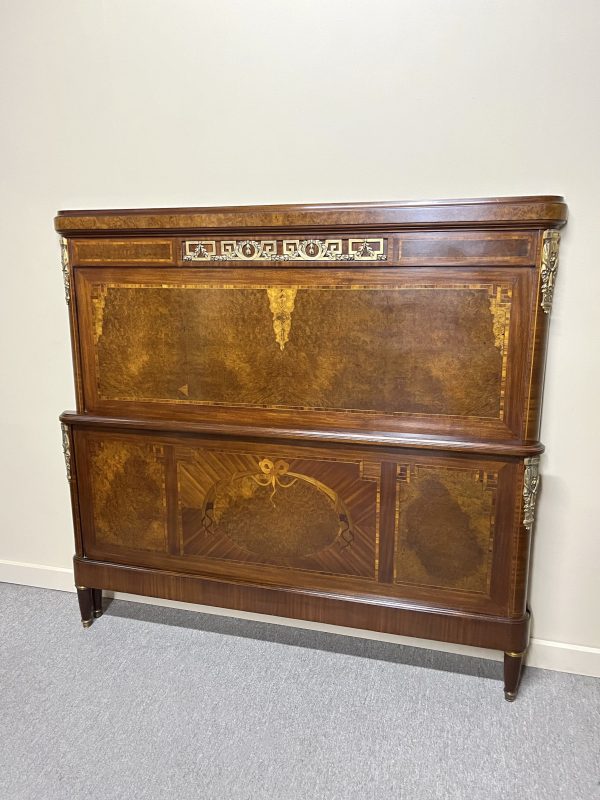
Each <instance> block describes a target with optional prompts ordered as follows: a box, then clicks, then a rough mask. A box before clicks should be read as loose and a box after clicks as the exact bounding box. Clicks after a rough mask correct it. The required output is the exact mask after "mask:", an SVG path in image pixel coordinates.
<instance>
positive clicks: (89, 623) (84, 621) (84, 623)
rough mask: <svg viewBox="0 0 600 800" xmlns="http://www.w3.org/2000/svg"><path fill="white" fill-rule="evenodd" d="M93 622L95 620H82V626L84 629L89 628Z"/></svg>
mask: <svg viewBox="0 0 600 800" xmlns="http://www.w3.org/2000/svg"><path fill="white" fill-rule="evenodd" d="M93 621H94V620H93V619H82V620H81V624H82V625H83V627H84V628H89V627H90V625H91V624H92V622H93Z"/></svg>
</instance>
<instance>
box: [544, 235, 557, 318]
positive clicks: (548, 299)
mask: <svg viewBox="0 0 600 800" xmlns="http://www.w3.org/2000/svg"><path fill="white" fill-rule="evenodd" d="M559 244H560V233H559V231H555V230H549V231H544V236H543V240H542V266H541V271H540V283H541V287H542V302H541V305H542V308H543V309H544V311H545V312H546V314H549V313H550V311H551V309H552V298H553V296H554V283H555V281H556V272H557V270H558V246H559Z"/></svg>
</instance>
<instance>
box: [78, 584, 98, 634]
mask: <svg viewBox="0 0 600 800" xmlns="http://www.w3.org/2000/svg"><path fill="white" fill-rule="evenodd" d="M75 588H76V589H77V599H78V600H79V610H80V611H81V624H82V625H83V627H84V628H89V627H90V625H91V624H92V622H93V621H94V602H93V599H92V589H87V588H86V587H85V586H76V587H75Z"/></svg>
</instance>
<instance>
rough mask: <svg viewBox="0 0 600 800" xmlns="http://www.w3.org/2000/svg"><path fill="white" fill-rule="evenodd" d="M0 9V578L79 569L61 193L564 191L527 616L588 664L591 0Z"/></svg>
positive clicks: (592, 555)
mask: <svg viewBox="0 0 600 800" xmlns="http://www.w3.org/2000/svg"><path fill="white" fill-rule="evenodd" d="M0 15H1V18H0V59H1V61H2V65H1V66H2V70H1V73H0V74H1V75H2V87H1V92H2V116H3V121H2V125H1V126H0V148H1V149H0V153H1V158H2V169H1V171H0V180H1V184H2V193H1V197H0V201H1V203H2V207H1V209H0V219H1V221H2V229H3V231H2V232H3V235H2V239H1V253H2V291H1V295H0V297H1V301H0V302H1V304H2V309H1V316H0V326H1V328H0V337H1V339H0V346H1V347H2V361H1V364H2V394H1V403H2V414H1V417H0V425H1V426H2V431H1V441H2V460H3V464H2V475H1V477H2V483H1V485H2V495H3V497H2V503H1V504H0V510H1V514H2V518H1V525H0V579H5V580H11V579H12V580H22V581H23V582H31V583H36V582H37V583H39V584H40V585H55V586H59V585H67V584H70V583H71V580H70V576H69V575H68V573H67V572H65V571H64V570H67V569H68V568H69V564H70V558H71V554H72V541H71V539H72V534H71V522H70V511H69V501H68V494H67V484H66V481H65V478H64V466H63V462H62V454H61V449H60V437H59V428H58V422H57V415H58V413H59V412H60V411H62V410H63V409H65V408H73V403H74V400H73V389H72V378H71V366H70V355H69V345H68V328H67V312H66V308H65V304H64V298H63V290H62V285H61V275H60V268H59V254H58V241H57V238H56V236H55V234H54V233H53V229H52V217H53V214H54V213H55V211H56V210H57V209H58V208H78V207H81V208H86V207H91V208H102V207H111V206H113V207H114V206H168V205H209V204H241V203H261V202H265V203H274V202H303V201H340V200H383V199H386V200H388V199H417V198H435V197H469V196H489V195H516V194H543V193H558V194H564V195H565V196H566V198H567V201H568V202H569V205H570V209H571V218H570V222H569V225H568V227H567V229H566V231H565V234H564V237H563V246H562V254H561V262H562V263H561V268H560V272H559V279H558V286H557V290H556V299H555V304H554V310H553V314H552V324H551V330H550V350H549V353H550V355H549V361H548V370H547V382H546V402H545V409H544V422H543V433H542V435H543V440H544V442H545V444H546V446H547V449H548V453H547V455H546V456H544V458H543V475H544V478H543V480H544V488H543V492H542V496H541V500H540V504H539V515H538V523H537V530H536V534H535V566H534V571H533V582H532V606H533V609H534V615H535V616H534V628H533V631H534V636H535V637H536V642H537V645H536V646H537V647H538V650H537V651H536V652H538V656H536V657H537V658H538V663H547V664H548V665H550V666H558V667H561V666H562V667H564V668H566V669H581V670H582V671H594V670H596V671H597V670H598V663H599V661H598V656H599V654H600V650H599V649H598V648H600V630H599V625H598V601H599V592H600V587H599V581H598V564H599V552H598V550H599V544H598V542H599V521H598V520H599V501H598V498H599V496H600V488H599V486H598V480H597V479H598V469H597V460H598V459H597V450H598V445H599V437H598V419H599V416H598V411H597V400H596V398H597V396H598V391H599V389H600V378H599V371H598V366H599V357H598V347H599V345H600V341H599V339H600V337H599V332H600V328H599V325H598V317H599V315H600V310H599V307H598V303H599V298H600V286H599V279H598V276H599V275H600V266H599V265H598V264H597V263H595V262H596V259H594V255H593V254H594V251H595V250H597V241H598V220H599V211H600V207H599V206H600V204H599V202H598V197H599V180H598V179H599V177H600V175H599V163H600V152H599V146H598V141H599V130H598V128H599V125H598V123H599V121H600V114H599V111H600V108H599V105H600V104H599V96H600V95H599V89H600V57H599V49H598V34H599V31H600V3H598V2H597V0H579V1H578V2H575V3H572V4H568V3H565V2H564V0H562V1H561V2H558V0H502V2H500V0H497V2H492V1H491V0H490V1H489V2H482V1H481V0H454V1H453V2H449V1H448V0H438V1H437V2H436V1H435V0H420V1H419V2H406V0H393V1H392V0H390V2H382V1H381V0H360V1H359V2H348V0H308V1H307V0H296V2H293V3H292V2H287V3H286V2H282V0H254V2H243V0H238V2H233V0H212V1H211V2H202V0H160V1H159V0H112V1H110V0H103V1H101V0H96V1H95V2H81V0H54V1H53V2H51V3H50V2H39V0H4V2H3V3H2V5H1V6H0ZM11 562H13V563H11ZM32 565H38V568H35V567H34V566H32ZM52 568H55V569H52ZM74 613H75V612H74ZM544 642H546V644H544ZM563 645H566V646H563ZM578 646H579V647H578ZM544 648H545V649H544ZM542 652H544V653H546V655H545V656H544V655H539V653H542ZM551 653H558V654H559V655H556V657H551V655H548V654H551ZM534 655H535V654H534ZM553 658H554V660H553ZM544 659H545V660H544Z"/></svg>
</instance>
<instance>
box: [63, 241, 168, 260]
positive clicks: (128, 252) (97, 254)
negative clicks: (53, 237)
mask: <svg viewBox="0 0 600 800" xmlns="http://www.w3.org/2000/svg"><path fill="white" fill-rule="evenodd" d="M71 250H72V258H73V263H74V264H81V265H82V266H84V265H86V266H87V265H88V264H90V265H94V264H171V263H172V262H173V253H174V251H173V242H172V240H171V239H123V240H120V241H116V240H110V239H80V240H78V239H76V240H74V241H73V242H72V244H71Z"/></svg>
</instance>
